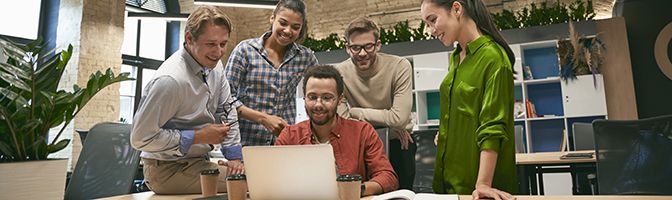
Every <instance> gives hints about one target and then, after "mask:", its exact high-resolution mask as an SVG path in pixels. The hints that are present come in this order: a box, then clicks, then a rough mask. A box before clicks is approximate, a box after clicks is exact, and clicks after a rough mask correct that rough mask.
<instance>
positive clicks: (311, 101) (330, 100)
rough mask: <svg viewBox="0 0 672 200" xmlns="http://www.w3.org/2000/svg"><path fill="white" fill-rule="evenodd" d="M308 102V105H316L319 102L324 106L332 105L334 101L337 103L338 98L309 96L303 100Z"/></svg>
mask: <svg viewBox="0 0 672 200" xmlns="http://www.w3.org/2000/svg"><path fill="white" fill-rule="evenodd" d="M303 99H304V100H306V102H307V103H309V104H315V103H317V101H318V100H319V101H320V102H322V103H323V104H331V103H333V102H334V101H336V97H334V96H331V95H326V96H321V97H320V96H317V95H309V96H306V97H304V98H303Z"/></svg>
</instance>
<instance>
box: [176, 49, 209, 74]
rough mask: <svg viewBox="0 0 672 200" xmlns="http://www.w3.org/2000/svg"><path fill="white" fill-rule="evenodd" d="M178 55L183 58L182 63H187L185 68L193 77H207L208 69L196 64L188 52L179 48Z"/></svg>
mask: <svg viewBox="0 0 672 200" xmlns="http://www.w3.org/2000/svg"><path fill="white" fill-rule="evenodd" d="M179 53H180V55H182V58H184V61H185V62H186V63H187V67H188V68H189V70H190V71H191V72H192V73H193V74H194V75H199V76H200V75H202V74H206V75H207V74H208V73H209V72H210V71H211V70H210V69H209V68H208V67H205V66H202V65H201V64H199V63H198V62H196V59H194V57H193V56H191V53H189V51H187V49H185V47H184V46H183V47H182V48H180V50H179Z"/></svg>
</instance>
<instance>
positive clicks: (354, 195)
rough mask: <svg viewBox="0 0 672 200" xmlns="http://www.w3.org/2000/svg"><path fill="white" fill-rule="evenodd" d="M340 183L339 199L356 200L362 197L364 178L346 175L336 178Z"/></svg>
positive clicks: (356, 175) (357, 175)
mask: <svg viewBox="0 0 672 200" xmlns="http://www.w3.org/2000/svg"><path fill="white" fill-rule="evenodd" d="M336 181H338V197H339V199H340V200H356V199H359V198H360V196H361V193H362V191H361V185H362V176H360V175H359V174H344V175H339V176H338V178H336Z"/></svg>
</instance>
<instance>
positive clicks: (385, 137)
mask: <svg viewBox="0 0 672 200" xmlns="http://www.w3.org/2000/svg"><path fill="white" fill-rule="evenodd" d="M376 132H378V137H379V138H380V140H382V141H383V149H385V155H387V156H390V146H389V143H390V141H389V139H390V138H389V136H390V128H376Z"/></svg>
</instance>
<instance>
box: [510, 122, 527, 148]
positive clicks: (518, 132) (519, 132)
mask: <svg viewBox="0 0 672 200" xmlns="http://www.w3.org/2000/svg"><path fill="white" fill-rule="evenodd" d="M513 130H514V137H515V142H516V153H525V142H523V141H524V140H523V138H524V137H525V133H524V132H523V126H521V125H515V126H513Z"/></svg>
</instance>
